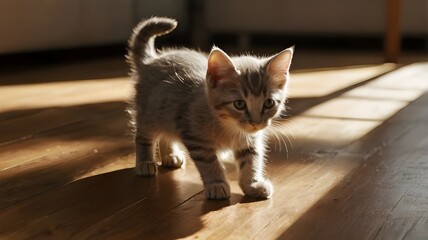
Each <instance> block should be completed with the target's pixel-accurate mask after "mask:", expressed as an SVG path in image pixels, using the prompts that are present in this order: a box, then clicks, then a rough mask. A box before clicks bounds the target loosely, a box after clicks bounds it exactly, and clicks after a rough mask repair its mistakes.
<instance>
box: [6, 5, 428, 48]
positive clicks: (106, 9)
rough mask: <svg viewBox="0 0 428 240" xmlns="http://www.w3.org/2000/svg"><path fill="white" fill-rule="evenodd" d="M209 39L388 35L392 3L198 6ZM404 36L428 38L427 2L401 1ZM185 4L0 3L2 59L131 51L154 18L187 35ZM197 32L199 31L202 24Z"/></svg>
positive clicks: (187, 25)
mask: <svg viewBox="0 0 428 240" xmlns="http://www.w3.org/2000/svg"><path fill="white" fill-rule="evenodd" d="M200 1H205V4H206V5H205V18H206V26H207V33H218V32H230V33H245V32H258V33H260V32H281V33H306V34H313V33H323V34H348V35H355V34H360V35H361V34H382V33H383V30H384V26H385V6H384V4H385V2H386V0H322V1H320V0H263V1H261V0H200ZM401 2H402V6H403V11H402V29H403V33H404V34H419V35H422V34H425V35H428V0H402V1H401ZM187 4H188V1H187V0H0V54H1V53H13V52H23V51H34V50H46V49H57V48H69V47H79V46H91V45H103V44H111V43H125V42H126V40H127V39H128V37H129V35H130V33H131V30H132V28H133V27H134V26H135V24H136V23H137V22H138V21H139V20H140V19H141V18H145V17H149V16H152V15H158V16H170V17H173V18H176V19H177V20H178V21H179V28H178V31H182V32H185V31H186V30H187V29H188V27H189V23H188V19H189V17H188V14H187ZM196 24H197V23H196Z"/></svg>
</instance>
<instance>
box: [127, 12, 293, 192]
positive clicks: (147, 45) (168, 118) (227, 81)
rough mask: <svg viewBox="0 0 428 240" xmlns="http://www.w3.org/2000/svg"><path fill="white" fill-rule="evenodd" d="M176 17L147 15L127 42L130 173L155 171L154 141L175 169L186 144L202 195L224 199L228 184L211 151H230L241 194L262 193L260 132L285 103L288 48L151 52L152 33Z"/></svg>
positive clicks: (163, 30) (268, 188)
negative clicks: (241, 52) (131, 83)
mask: <svg viewBox="0 0 428 240" xmlns="http://www.w3.org/2000/svg"><path fill="white" fill-rule="evenodd" d="M176 25H177V22H176V21H175V20H173V19H169V18H159V17H152V18H150V19H148V20H145V21H142V22H141V23H140V24H139V25H138V26H137V27H136V28H135V29H134V32H133V34H132V36H131V38H130V40H129V53H128V56H127V57H128V61H129V63H130V65H131V76H132V78H133V79H134V80H135V99H134V102H133V109H132V111H133V112H134V121H135V127H136V129H135V148H136V167H135V169H136V172H137V174H139V175H142V176H152V175H155V174H156V171H157V164H156V160H155V152H156V146H158V148H159V149H158V150H159V154H160V155H161V159H162V165H163V166H166V167H180V166H181V165H182V164H183V162H184V160H185V158H186V154H184V153H183V152H182V151H181V150H180V148H179V147H178V146H179V144H182V145H184V146H185V147H186V148H187V151H188V154H189V156H190V158H191V159H192V160H193V161H194V162H195V165H196V167H197V169H198V171H199V173H200V175H201V178H202V181H203V184H204V190H205V196H206V197H207V198H208V199H227V198H229V197H230V187H229V184H228V183H227V180H226V176H225V173H224V170H223V167H222V165H221V163H220V162H219V160H218V158H217V154H218V153H219V152H221V151H223V150H232V151H233V153H234V157H235V160H236V162H237V163H238V166H239V169H240V177H239V185H240V187H241V189H242V190H243V192H244V193H245V195H248V196H251V197H256V198H269V197H270V196H271V194H272V193H273V187H272V184H271V182H270V181H269V180H267V179H266V178H265V177H264V172H263V168H264V164H265V163H264V161H265V149H266V132H267V131H266V130H267V129H268V128H269V127H270V125H271V124H272V121H273V120H274V119H275V118H278V117H279V115H280V113H281V111H282V110H283V109H284V104H285V103H284V102H285V99H286V94H287V84H288V72H289V67H290V64H291V59H292V55H293V48H288V49H286V50H284V51H282V52H280V53H278V54H276V55H274V56H272V57H269V58H258V57H253V56H239V57H232V58H231V57H229V56H228V55H227V54H226V53H225V52H223V51H222V50H220V49H219V48H217V47H213V49H212V50H211V53H210V54H209V56H207V55H206V54H204V53H201V52H198V51H194V50H189V49H184V48H180V49H168V50H163V51H160V52H157V51H156V50H155V47H154V39H155V37H156V36H160V35H164V34H167V33H169V32H170V31H172V30H173V29H175V27H176Z"/></svg>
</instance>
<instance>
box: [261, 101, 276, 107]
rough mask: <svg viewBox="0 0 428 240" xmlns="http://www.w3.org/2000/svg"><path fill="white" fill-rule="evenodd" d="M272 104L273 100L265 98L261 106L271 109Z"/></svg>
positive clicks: (273, 103)
mask: <svg viewBox="0 0 428 240" xmlns="http://www.w3.org/2000/svg"><path fill="white" fill-rule="evenodd" d="M273 106H275V101H274V100H272V99H266V100H265V103H264V104H263V107H264V108H266V109H271V108H273Z"/></svg>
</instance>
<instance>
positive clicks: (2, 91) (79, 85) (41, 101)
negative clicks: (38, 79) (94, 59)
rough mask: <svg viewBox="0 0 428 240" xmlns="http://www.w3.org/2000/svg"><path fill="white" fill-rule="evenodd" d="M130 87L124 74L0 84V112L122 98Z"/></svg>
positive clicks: (75, 104) (125, 97) (123, 98)
mask: <svg viewBox="0 0 428 240" xmlns="http://www.w3.org/2000/svg"><path fill="white" fill-rule="evenodd" d="M131 87H132V86H131V81H130V80H129V78H126V77H124V78H106V79H94V80H78V81H65V82H48V83H33V84H22V85H10V86H0V102H2V103H3V104H0V112H7V111H17V110H28V109H37V108H50V107H64V106H78V105H83V104H91V103H103V102H113V101H124V100H126V99H127V98H128V97H129V96H130V93H131ZM35 96H37V99H38V100H37V101H34V99H35Z"/></svg>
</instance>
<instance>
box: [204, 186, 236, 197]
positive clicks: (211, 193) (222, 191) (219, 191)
mask: <svg viewBox="0 0 428 240" xmlns="http://www.w3.org/2000/svg"><path fill="white" fill-rule="evenodd" d="M204 190H205V197H206V198H208V199H215V200H221V199H228V198H230V187H229V184H227V183H226V182H217V183H208V184H205V187H204Z"/></svg>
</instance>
